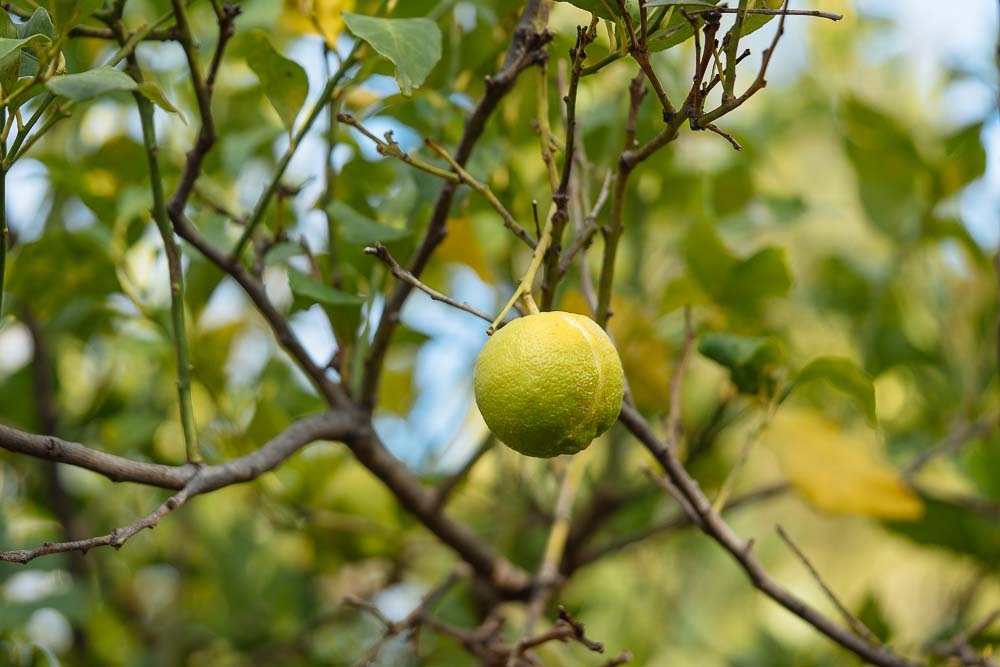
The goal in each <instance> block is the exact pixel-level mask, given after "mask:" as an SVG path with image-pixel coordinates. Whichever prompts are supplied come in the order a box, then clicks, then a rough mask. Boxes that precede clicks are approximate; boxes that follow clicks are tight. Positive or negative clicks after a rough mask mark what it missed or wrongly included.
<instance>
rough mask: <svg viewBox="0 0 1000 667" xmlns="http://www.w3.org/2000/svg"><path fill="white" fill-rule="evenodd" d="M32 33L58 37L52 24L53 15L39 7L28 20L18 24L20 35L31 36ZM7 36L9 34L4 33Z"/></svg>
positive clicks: (51, 38)
mask: <svg viewBox="0 0 1000 667" xmlns="http://www.w3.org/2000/svg"><path fill="white" fill-rule="evenodd" d="M32 35H44V36H45V37H48V38H49V39H50V40H54V39H55V38H56V28H55V26H54V25H52V17H51V16H49V13H48V12H47V11H45V10H44V9H43V8H41V7H39V8H38V9H36V10H35V11H34V13H32V15H31V16H30V17H28V20H27V21H25V22H24V23H22V24H21V25H19V26H17V36H18V37H31V36H32ZM4 36H5V37H7V36H9V35H4Z"/></svg>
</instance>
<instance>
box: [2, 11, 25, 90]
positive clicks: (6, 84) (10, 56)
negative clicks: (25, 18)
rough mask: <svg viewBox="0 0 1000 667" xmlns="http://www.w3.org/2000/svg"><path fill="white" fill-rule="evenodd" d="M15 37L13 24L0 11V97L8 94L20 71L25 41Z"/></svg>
mask: <svg viewBox="0 0 1000 667" xmlns="http://www.w3.org/2000/svg"><path fill="white" fill-rule="evenodd" d="M17 37H18V34H17V28H16V27H15V26H14V22H13V21H11V20H10V16H9V15H8V14H7V12H6V11H5V10H3V9H0V97H6V96H7V95H8V94H9V93H10V90H11V89H12V88H13V87H14V85H15V84H17V77H18V75H19V73H20V71H21V46H22V45H23V44H24V43H25V40H19V39H17Z"/></svg>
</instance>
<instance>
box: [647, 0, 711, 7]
mask: <svg viewBox="0 0 1000 667" xmlns="http://www.w3.org/2000/svg"><path fill="white" fill-rule="evenodd" d="M675 5H681V6H682V7H683V6H686V5H690V6H695V7H715V3H714V2H708V1H707V0H649V2H647V3H646V6H647V7H673V6H675Z"/></svg>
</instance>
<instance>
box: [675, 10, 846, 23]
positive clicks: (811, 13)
mask: <svg viewBox="0 0 1000 667" xmlns="http://www.w3.org/2000/svg"><path fill="white" fill-rule="evenodd" d="M708 12H719V13H721V14H737V13H740V14H743V13H746V14H763V15H764V16H814V17H816V18H820V19H829V20H831V21H839V20H841V19H842V18H844V15H843V14H834V13H832V12H821V11H817V10H815V9H765V8H760V9H742V10H741V9H737V8H735V7H713V8H712V9H697V10H694V11H690V12H688V14H690V15H691V16H697V15H698V14H706V13H708Z"/></svg>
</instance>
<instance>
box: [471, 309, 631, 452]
mask: <svg viewBox="0 0 1000 667" xmlns="http://www.w3.org/2000/svg"><path fill="white" fill-rule="evenodd" d="M624 383H625V379H624V372H623V371H622V364H621V360H620V359H619V357H618V352H617V351H616V350H615V347H614V344H613V343H612V342H611V339H610V338H608V335H607V333H605V332H604V330H603V329H601V327H599V326H598V325H597V323H596V322H594V321H593V320H592V319H590V318H589V317H586V316H584V315H578V314H576V313H566V312H562V311H552V312H545V313H537V314H534V315H528V316H526V317H521V318H518V319H516V320H514V321H513V322H511V323H509V324H507V325H506V326H505V327H503V328H502V329H500V330H498V331H497V332H496V333H495V334H493V336H492V337H491V338H490V339H489V340H488V341H487V343H486V345H485V346H484V347H483V350H482V352H480V354H479V358H478V359H477V361H476V371H475V382H474V384H475V392H476V404H477V405H478V406H479V411H480V412H481V413H482V415H483V419H484V420H485V421H486V425H487V426H489V428H490V430H491V431H493V433H494V434H496V436H497V437H498V438H499V439H500V440H501V441H502V442H503V443H504V444H506V445H507V446H508V447H510V448H511V449H514V450H516V451H518V452H520V453H522V454H525V455H527V456H536V457H543V458H548V457H552V456H558V455H560V454H575V453H576V452H579V451H581V450H583V449H585V448H586V447H587V446H588V445H590V443H591V441H593V439H594V438H596V437H597V436H599V435H600V434H602V433H604V432H605V431H607V430H608V429H609V428H611V425H612V424H614V422H615V420H616V419H617V418H618V414H619V412H620V411H621V405H622V398H623V396H624Z"/></svg>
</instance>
